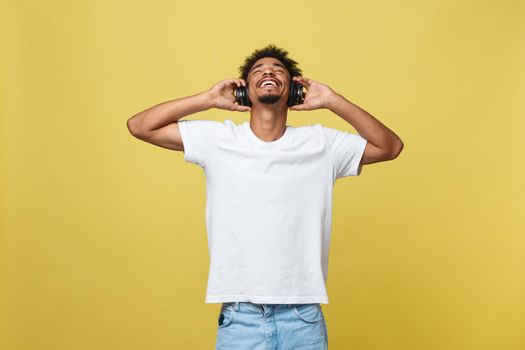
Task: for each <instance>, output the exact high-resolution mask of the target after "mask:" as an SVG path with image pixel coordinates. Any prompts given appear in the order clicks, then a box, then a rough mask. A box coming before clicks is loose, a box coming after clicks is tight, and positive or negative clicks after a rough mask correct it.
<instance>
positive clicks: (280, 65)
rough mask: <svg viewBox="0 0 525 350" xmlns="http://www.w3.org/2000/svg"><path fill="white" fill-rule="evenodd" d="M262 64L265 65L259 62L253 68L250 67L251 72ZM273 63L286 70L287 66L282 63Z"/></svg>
mask: <svg viewBox="0 0 525 350" xmlns="http://www.w3.org/2000/svg"><path fill="white" fill-rule="evenodd" d="M262 65H263V64H262V63H259V64H258V65H256V66H253V67H252V69H250V72H251V71H252V70H254V69H255V68H258V67H260V66H262ZM273 65H274V66H277V67H282V68H284V69H285V70H286V67H285V66H283V65H282V64H280V63H274V64H273ZM250 72H248V73H250Z"/></svg>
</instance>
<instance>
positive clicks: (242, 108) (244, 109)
mask: <svg viewBox="0 0 525 350" xmlns="http://www.w3.org/2000/svg"><path fill="white" fill-rule="evenodd" d="M232 110H234V111H239V112H248V111H251V110H252V108H251V107H250V106H241V105H238V104H233V105H232Z"/></svg>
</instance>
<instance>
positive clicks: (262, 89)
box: [247, 57, 291, 104]
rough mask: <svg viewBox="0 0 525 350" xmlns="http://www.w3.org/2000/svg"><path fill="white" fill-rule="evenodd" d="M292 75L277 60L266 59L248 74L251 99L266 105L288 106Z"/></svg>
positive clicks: (262, 59)
mask: <svg viewBox="0 0 525 350" xmlns="http://www.w3.org/2000/svg"><path fill="white" fill-rule="evenodd" d="M290 80H291V77H290V73H288V70H287V69H286V68H285V67H284V65H283V64H282V63H281V61H279V60H278V59H276V58H273V57H264V58H261V59H260V60H258V61H257V62H255V63H254V65H253V66H252V68H251V69H250V72H249V73H248V81H247V83H248V85H249V98H250V100H251V101H254V99H257V100H258V101H259V102H261V103H264V104H275V103H278V102H279V101H281V103H284V104H286V102H287V101H288V94H289V90H290Z"/></svg>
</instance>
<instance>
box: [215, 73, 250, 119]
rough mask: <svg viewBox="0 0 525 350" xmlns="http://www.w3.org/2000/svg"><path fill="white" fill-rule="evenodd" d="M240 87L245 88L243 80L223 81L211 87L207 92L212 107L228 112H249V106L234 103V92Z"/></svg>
mask: <svg viewBox="0 0 525 350" xmlns="http://www.w3.org/2000/svg"><path fill="white" fill-rule="evenodd" d="M240 86H246V82H245V81H244V79H225V80H222V81H220V82H218V83H217V84H215V85H213V86H212V87H211V88H210V89H209V90H208V91H207V92H208V94H209V96H210V98H211V99H212V101H213V107H215V108H219V109H225V110H228V111H239V112H247V111H250V110H251V108H250V107H249V106H241V105H239V104H237V103H236V99H235V95H234V91H235V89H236V88H237V87H240Z"/></svg>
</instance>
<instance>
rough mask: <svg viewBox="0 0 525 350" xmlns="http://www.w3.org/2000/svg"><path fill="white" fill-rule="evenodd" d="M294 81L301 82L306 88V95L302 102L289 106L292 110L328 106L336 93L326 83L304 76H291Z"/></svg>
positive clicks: (307, 109)
mask: <svg viewBox="0 0 525 350" xmlns="http://www.w3.org/2000/svg"><path fill="white" fill-rule="evenodd" d="M292 79H293V80H294V81H295V82H298V83H300V84H302V85H303V86H304V87H305V88H306V95H305V97H304V101H303V103H302V104H299V105H295V106H291V107H290V109H291V110H293V111H310V110H313V109H320V108H329V104H330V102H331V101H333V100H334V99H335V97H336V96H337V93H336V92H335V91H334V90H332V89H331V88H330V87H329V86H328V85H324V84H321V83H320V82H318V81H315V80H312V79H309V78H306V77H293V78H292Z"/></svg>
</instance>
